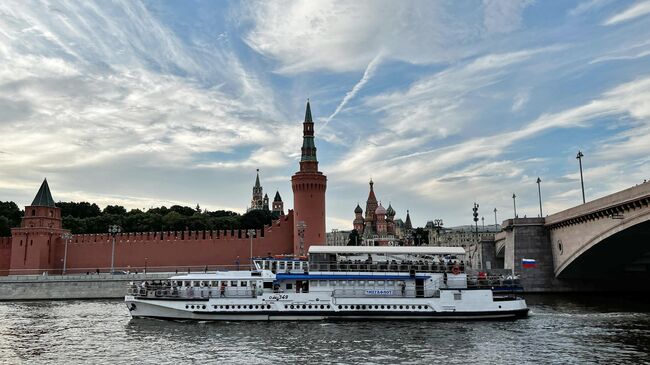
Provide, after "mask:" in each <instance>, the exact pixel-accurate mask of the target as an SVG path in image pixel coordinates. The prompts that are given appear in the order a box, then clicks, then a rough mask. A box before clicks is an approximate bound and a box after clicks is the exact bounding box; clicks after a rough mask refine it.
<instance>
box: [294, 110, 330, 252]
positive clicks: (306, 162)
mask: <svg viewBox="0 0 650 365" xmlns="http://www.w3.org/2000/svg"><path fill="white" fill-rule="evenodd" d="M302 133H303V138H302V156H301V158H300V171H298V172H296V173H295V174H294V175H293V176H292V177H291V188H292V189H293V209H294V222H295V226H294V228H293V253H294V255H298V256H304V255H307V253H308V252H309V247H310V246H312V245H325V242H326V237H325V190H326V189H327V177H326V176H325V175H323V173H322V172H320V171H318V160H317V159H316V145H315V144H314V122H313V121H312V118H311V107H310V106H309V101H307V110H306V111H305V121H304V122H303V129H302Z"/></svg>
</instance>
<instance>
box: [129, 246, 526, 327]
mask: <svg viewBox="0 0 650 365" xmlns="http://www.w3.org/2000/svg"><path fill="white" fill-rule="evenodd" d="M464 256H465V251H464V250H463V248H460V247H383V246H382V247H377V246H374V247H365V246H361V247H359V246H355V247H351V246H345V247H338V246H311V247H310V248H309V260H306V259H300V258H293V257H266V258H255V259H254V260H253V263H254V269H253V270H249V271H218V272H213V273H211V272H208V273H191V274H187V275H176V276H172V277H170V278H169V279H168V280H162V281H149V282H140V283H135V282H134V283H131V285H130V286H129V288H128V294H127V295H126V297H125V302H126V306H127V308H128V309H129V311H130V313H131V316H132V317H134V318H137V317H151V318H164V319H179V320H185V319H189V320H208V321H209V320H260V321H268V320H367V319H382V320H384V319H386V320H396V319H419V320H422V319H448V320H451V319H454V320H456V319H463V320H464V319H514V318H521V317H526V316H527V314H528V308H527V306H526V302H525V300H524V299H522V298H520V297H518V296H516V294H515V293H516V291H517V289H520V288H519V287H518V285H517V283H516V281H515V280H514V279H512V278H504V277H489V276H487V275H482V274H481V275H469V274H468V272H469V270H468V271H466V270H465V264H464Z"/></svg>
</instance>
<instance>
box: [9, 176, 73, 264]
mask: <svg viewBox="0 0 650 365" xmlns="http://www.w3.org/2000/svg"><path fill="white" fill-rule="evenodd" d="M61 225H62V224H61V209H60V208H58V207H57V206H56V205H55V203H54V199H53V198H52V193H51V192H50V187H49V185H48V184H47V179H45V180H43V184H41V188H40V189H38V193H37V194H36V197H35V198H34V201H33V202H32V204H31V205H28V206H26V207H25V215H24V216H23V219H22V222H21V224H20V227H18V228H12V229H11V235H12V244H13V247H12V250H11V262H10V267H11V271H10V274H12V275H14V274H37V273H39V272H38V271H39V270H45V271H46V270H50V269H53V268H55V267H56V266H57V265H58V264H60V262H59V255H58V252H57V251H56V243H58V242H59V241H60V240H61V238H60V237H61V236H62V235H63V234H64V233H69V231H68V230H64V229H62V227H61ZM35 269H38V270H35Z"/></svg>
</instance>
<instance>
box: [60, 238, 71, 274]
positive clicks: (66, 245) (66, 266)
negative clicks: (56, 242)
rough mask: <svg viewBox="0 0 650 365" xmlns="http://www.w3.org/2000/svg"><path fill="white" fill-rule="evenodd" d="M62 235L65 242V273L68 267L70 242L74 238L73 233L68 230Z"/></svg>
mask: <svg viewBox="0 0 650 365" xmlns="http://www.w3.org/2000/svg"><path fill="white" fill-rule="evenodd" d="M61 237H62V238H63V240H64V242H65V248H64V249H63V275H65V272H66V270H67V268H68V242H69V241H70V240H71V239H72V235H71V234H70V233H68V232H66V233H64V234H63V235H62V236H61Z"/></svg>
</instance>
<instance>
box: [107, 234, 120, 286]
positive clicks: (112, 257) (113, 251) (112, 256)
mask: <svg viewBox="0 0 650 365" xmlns="http://www.w3.org/2000/svg"><path fill="white" fill-rule="evenodd" d="M120 232H122V227H120V226H118V225H116V224H113V225H111V226H109V227H108V233H110V234H111V237H112V238H113V247H112V249H111V275H113V271H114V269H115V236H116V235H117V234H118V233H120Z"/></svg>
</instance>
